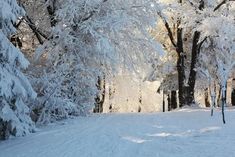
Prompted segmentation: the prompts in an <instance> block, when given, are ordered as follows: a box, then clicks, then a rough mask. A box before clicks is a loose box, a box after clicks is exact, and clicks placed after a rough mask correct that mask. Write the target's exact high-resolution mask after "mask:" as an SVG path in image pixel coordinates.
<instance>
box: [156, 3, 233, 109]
mask: <svg viewBox="0 0 235 157" xmlns="http://www.w3.org/2000/svg"><path fill="white" fill-rule="evenodd" d="M232 3H234V2H232V1H229V0H228V1H226V0H223V1H221V2H216V1H210V0H200V1H196V0H191V1H182V0H179V1H173V0H169V1H167V2H166V1H159V6H161V7H160V11H159V12H158V15H159V17H160V18H161V19H162V20H159V21H158V26H159V27H163V28H164V29H163V31H157V33H155V36H156V37H155V38H156V39H157V40H158V41H159V42H160V43H161V44H162V45H163V47H164V48H165V49H166V51H167V53H171V54H172V53H175V54H176V56H177V57H176V58H177V63H176V68H177V74H178V89H179V102H180V106H183V105H190V104H191V103H193V102H194V101H195V100H194V92H195V83H196V79H197V63H198V61H199V60H200V59H201V58H200V57H199V55H200V53H201V48H202V45H203V43H205V41H206V39H207V36H205V35H204V34H205V33H204V32H203V31H201V30H200V29H197V28H199V27H200V26H201V24H202V23H201V22H202V21H203V20H204V19H205V18H206V19H210V18H211V16H210V15H212V14H217V17H219V16H220V15H221V14H223V13H221V12H220V11H219V9H220V8H223V7H225V6H226V5H231V4H232ZM208 29H210V28H208ZM202 33H204V34H202ZM207 35H208V34H207ZM202 37H204V38H202Z"/></svg>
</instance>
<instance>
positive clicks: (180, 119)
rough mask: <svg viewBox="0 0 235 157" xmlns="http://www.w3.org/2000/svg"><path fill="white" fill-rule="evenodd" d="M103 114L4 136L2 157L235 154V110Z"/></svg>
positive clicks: (211, 156)
mask: <svg viewBox="0 0 235 157" xmlns="http://www.w3.org/2000/svg"><path fill="white" fill-rule="evenodd" d="M226 119H227V124H226V125H224V124H222V121H221V115H220V111H219V110H217V111H216V112H215V115H214V117H210V112H209V110H202V109H197V110H196V109H184V110H179V111H174V112H170V113H151V114H103V115H92V116H89V117H79V118H76V119H72V120H66V121H64V122H62V123H59V124H52V125H49V126H47V127H44V128H41V130H40V131H38V132H37V133H34V134H30V135H28V136H26V137H19V138H12V139H10V140H8V141H3V142H0V157H223V156H231V157H235V121H234V119H235V111H234V110H229V112H226Z"/></svg>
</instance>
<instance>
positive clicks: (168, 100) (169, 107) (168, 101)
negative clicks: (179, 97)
mask: <svg viewBox="0 0 235 157" xmlns="http://www.w3.org/2000/svg"><path fill="white" fill-rule="evenodd" d="M167 103H168V105H167V106H168V111H171V95H170V94H167Z"/></svg>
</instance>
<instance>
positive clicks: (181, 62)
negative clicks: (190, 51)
mask: <svg viewBox="0 0 235 157" xmlns="http://www.w3.org/2000/svg"><path fill="white" fill-rule="evenodd" d="M179 25H180V22H178V27H179ZM182 33H183V30H182V28H178V29H177V45H176V46H177V47H176V51H177V54H178V60H177V71H178V87H179V103H180V107H182V106H184V105H186V102H185V78H186V77H185V53H184V48H183V40H182Z"/></svg>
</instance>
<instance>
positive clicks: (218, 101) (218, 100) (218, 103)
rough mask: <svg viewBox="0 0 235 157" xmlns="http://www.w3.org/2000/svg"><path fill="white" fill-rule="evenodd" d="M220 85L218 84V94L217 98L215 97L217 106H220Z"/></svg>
mask: <svg viewBox="0 0 235 157" xmlns="http://www.w3.org/2000/svg"><path fill="white" fill-rule="evenodd" d="M221 89H222V88H221V86H219V95H218V98H217V106H218V107H220V100H221Z"/></svg>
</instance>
